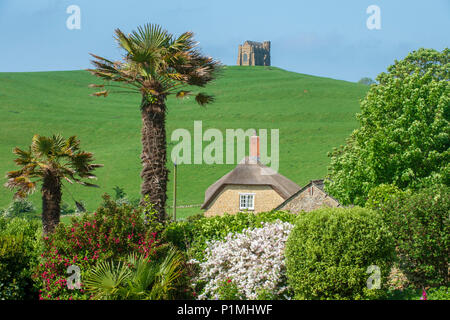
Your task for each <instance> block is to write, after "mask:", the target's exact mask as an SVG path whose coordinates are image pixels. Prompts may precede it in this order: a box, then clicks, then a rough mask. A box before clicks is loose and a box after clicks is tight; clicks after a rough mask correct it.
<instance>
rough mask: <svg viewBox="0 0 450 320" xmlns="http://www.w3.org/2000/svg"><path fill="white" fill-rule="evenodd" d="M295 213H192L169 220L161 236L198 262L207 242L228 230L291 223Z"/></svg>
mask: <svg viewBox="0 0 450 320" xmlns="http://www.w3.org/2000/svg"><path fill="white" fill-rule="evenodd" d="M295 217H296V215H295V214H292V213H289V212H285V211H270V212H262V213H258V214H253V213H248V212H238V213H236V214H233V215H231V214H224V215H223V216H214V217H204V216H203V215H202V216H195V217H193V218H191V219H188V220H187V221H178V222H173V223H171V224H169V225H168V226H167V228H166V229H165V231H164V233H163V238H164V239H165V240H166V241H168V242H171V243H172V244H174V245H175V246H177V247H178V248H179V249H181V250H183V251H187V252H188V255H189V256H190V257H191V258H194V259H196V260H199V261H202V260H203V259H204V252H205V250H206V248H207V246H208V241H212V240H223V239H225V237H226V236H227V235H228V234H230V233H240V232H242V230H244V229H247V228H255V227H261V226H262V223H263V222H272V221H275V220H280V221H283V222H290V223H293V222H294V220H295Z"/></svg>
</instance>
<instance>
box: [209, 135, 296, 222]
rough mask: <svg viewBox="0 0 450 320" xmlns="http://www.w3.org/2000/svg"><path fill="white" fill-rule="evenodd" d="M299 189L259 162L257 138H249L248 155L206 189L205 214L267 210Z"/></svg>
mask: <svg viewBox="0 0 450 320" xmlns="http://www.w3.org/2000/svg"><path fill="white" fill-rule="evenodd" d="M299 190H300V187H299V186H298V185H297V184H296V183H295V182H293V181H291V180H289V179H288V178H286V177H284V176H282V175H281V174H279V173H277V172H275V171H274V170H272V169H270V168H269V167H267V166H265V165H263V164H261V163H260V161H259V137H258V136H252V137H251V138H250V157H245V158H244V159H243V160H242V161H241V162H240V163H239V164H238V165H237V166H236V168H234V169H233V170H232V171H231V172H229V173H227V174H226V175H225V176H223V177H222V178H220V179H219V180H218V181H216V182H215V183H214V184H212V185H211V186H210V187H209V188H208V189H207V190H206V192H205V201H204V203H203V205H202V209H204V210H205V213H204V214H205V216H214V215H222V214H224V213H236V212H239V211H244V210H248V211H250V212H255V213H257V212H264V211H270V210H272V209H273V208H275V207H276V206H277V205H279V204H280V203H282V202H283V201H285V200H286V199H288V198H290V197H291V196H292V195H293V194H295V193H296V192H297V191H299Z"/></svg>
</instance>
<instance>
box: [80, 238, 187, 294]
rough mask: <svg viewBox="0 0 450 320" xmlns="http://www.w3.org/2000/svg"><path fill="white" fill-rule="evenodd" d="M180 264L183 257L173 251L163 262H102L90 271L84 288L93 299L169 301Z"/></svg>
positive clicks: (138, 259)
mask: <svg viewBox="0 0 450 320" xmlns="http://www.w3.org/2000/svg"><path fill="white" fill-rule="evenodd" d="M182 262H183V256H182V254H181V253H180V252H179V251H178V250H176V249H175V248H173V247H170V248H169V250H168V252H167V255H166V256H165V258H164V260H162V261H160V260H150V261H149V259H148V258H145V257H143V256H142V255H136V254H130V255H129V256H128V257H127V259H126V261H124V262H114V261H101V262H100V263H99V264H97V265H96V266H95V267H94V268H93V269H91V270H90V271H89V273H88V274H87V276H86V280H85V284H86V287H87V290H88V291H89V292H91V293H92V294H93V296H94V298H95V299H106V300H116V299H121V300H142V299H144V300H160V299H170V298H171V293H172V291H173V289H174V286H175V283H176V281H177V279H178V278H179V277H180V276H181V272H182V269H181V267H182Z"/></svg>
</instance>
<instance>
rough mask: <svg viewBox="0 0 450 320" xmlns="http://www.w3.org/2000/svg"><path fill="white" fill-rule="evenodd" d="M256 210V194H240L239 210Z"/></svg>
mask: <svg viewBox="0 0 450 320" xmlns="http://www.w3.org/2000/svg"><path fill="white" fill-rule="evenodd" d="M254 209H255V194H254V193H240V194H239V210H254Z"/></svg>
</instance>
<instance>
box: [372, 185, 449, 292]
mask: <svg viewBox="0 0 450 320" xmlns="http://www.w3.org/2000/svg"><path fill="white" fill-rule="evenodd" d="M449 191H450V190H449V187H447V186H445V185H436V186H434V187H433V188H426V189H423V190H420V191H416V192H403V193H398V194H397V195H396V196H394V197H391V198H389V199H387V200H386V201H384V202H381V203H380V204H379V208H380V211H381V212H382V214H383V216H384V219H385V220H386V222H387V225H388V226H389V227H390V229H391V232H392V234H393V235H394V237H395V244H396V247H397V256H398V258H399V266H400V268H401V270H402V271H403V272H404V273H405V274H406V276H407V277H408V280H409V281H410V282H411V283H412V284H414V285H416V286H417V287H425V286H448V284H449V264H448V259H449V257H450V217H449V212H450V192H449Z"/></svg>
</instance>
